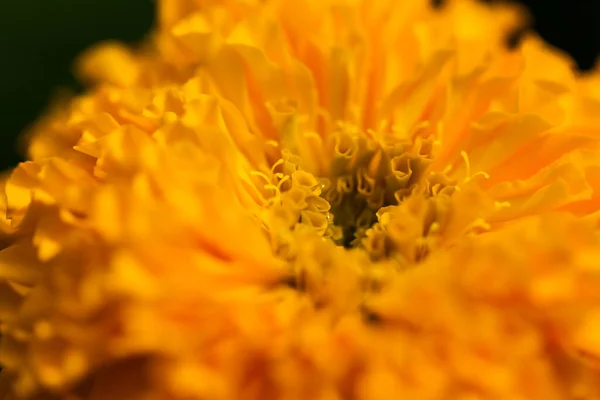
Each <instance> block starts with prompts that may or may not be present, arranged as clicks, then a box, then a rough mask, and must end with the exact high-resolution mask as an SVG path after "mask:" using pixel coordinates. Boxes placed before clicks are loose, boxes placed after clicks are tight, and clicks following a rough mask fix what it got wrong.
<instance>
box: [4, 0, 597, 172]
mask: <svg viewBox="0 0 600 400" xmlns="http://www.w3.org/2000/svg"><path fill="white" fill-rule="evenodd" d="M167 1H168V0H167ZM289 1H293V0H289ZM398 1H405V0H398ZM406 1H408V0H406ZM522 1H523V2H525V3H527V5H528V6H530V8H531V10H532V12H533V14H534V15H535V17H536V21H537V25H536V28H538V30H539V31H540V32H541V33H542V35H543V36H544V37H545V38H546V39H547V40H548V41H550V42H551V43H553V44H555V45H556V46H559V47H561V48H564V49H567V50H568V51H570V52H571V54H572V55H573V56H574V57H575V58H576V59H577V61H578V63H579V65H580V66H581V67H582V68H589V67H590V66H591V65H592V64H593V61H594V59H595V57H596V54H597V53H598V48H599V43H600V35H599V32H600V30H599V27H598V25H599V24H597V23H596V22H597V21H598V16H600V5H599V3H600V1H598V0H587V1H586V0H575V1H572V0H564V1H561V0H522ZM153 11H154V3H153V1H152V0H0V168H1V169H4V168H7V167H9V166H11V165H14V164H15V163H16V162H18V161H19V159H20V158H19V156H20V155H19V153H18V152H17V151H15V143H16V137H17V135H18V134H19V133H20V132H21V131H22V130H23V129H24V128H25V127H26V126H27V125H28V124H29V123H30V122H31V121H32V120H34V119H35V117H36V116H37V115H39V113H40V112H41V111H42V110H43V109H44V107H45V105H46V104H47V101H48V99H49V98H50V97H51V96H52V94H53V93H54V92H56V90H57V89H58V88H60V87H65V86H67V87H71V88H76V82H75V81H74V79H73V77H72V75H71V74H70V70H71V62H72V60H73V58H74V57H75V56H76V55H77V54H78V53H79V52H80V51H82V50H83V49H85V48H86V47H88V46H89V45H91V44H93V43H95V42H98V41H100V40H103V39H120V40H124V41H128V42H134V41H137V40H139V39H140V38H142V37H143V35H144V33H145V32H146V31H147V30H148V29H149V28H150V26H151V25H152V20H153Z"/></svg>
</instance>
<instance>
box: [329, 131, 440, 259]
mask: <svg viewBox="0 0 600 400" xmlns="http://www.w3.org/2000/svg"><path fill="white" fill-rule="evenodd" d="M331 147H332V150H333V158H332V162H331V166H330V176H329V177H327V178H324V179H322V181H323V182H324V187H323V192H322V197H323V198H324V199H325V200H327V201H328V202H329V204H330V205H331V213H332V214H333V218H334V224H335V226H337V227H338V228H339V230H340V235H339V236H338V237H337V238H334V239H335V240H336V243H338V244H339V245H341V246H344V247H346V248H351V247H357V246H359V245H360V244H361V241H362V240H363V239H364V238H365V234H366V232H367V230H368V229H369V228H371V227H372V226H373V224H375V223H376V222H377V220H378V213H380V212H381V211H382V210H383V209H385V208H386V207H388V206H394V205H398V204H400V203H401V202H402V200H403V199H404V198H405V197H406V196H408V195H410V194H411V193H412V192H413V191H414V190H416V189H417V188H418V186H419V184H420V183H421V182H422V180H423V174H424V172H425V170H426V169H427V167H428V165H429V164H430V162H431V147H432V146H431V142H429V141H423V140H420V141H418V143H415V142H414V141H410V140H396V141H393V142H391V141H389V139H388V140H387V141H385V140H381V139H378V138H376V137H374V136H373V135H371V136H368V135H365V134H364V133H359V132H356V131H354V130H351V129H343V130H340V131H338V132H337V133H336V134H335V135H334V139H333V145H332V146H331Z"/></svg>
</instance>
